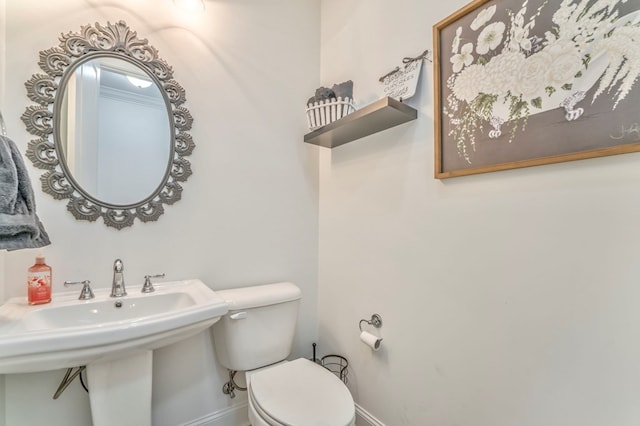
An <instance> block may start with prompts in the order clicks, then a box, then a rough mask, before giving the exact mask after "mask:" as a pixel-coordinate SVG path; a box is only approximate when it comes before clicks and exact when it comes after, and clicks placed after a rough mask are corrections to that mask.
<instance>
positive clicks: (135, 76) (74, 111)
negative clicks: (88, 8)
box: [54, 57, 172, 206]
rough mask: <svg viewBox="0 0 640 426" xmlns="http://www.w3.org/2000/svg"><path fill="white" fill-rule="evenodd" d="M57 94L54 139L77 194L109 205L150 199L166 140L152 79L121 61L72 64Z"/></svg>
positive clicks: (165, 120) (164, 160) (163, 165)
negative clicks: (59, 100) (59, 98)
mask: <svg viewBox="0 0 640 426" xmlns="http://www.w3.org/2000/svg"><path fill="white" fill-rule="evenodd" d="M60 95H62V100H61V102H60V109H59V114H57V115H56V117H55V125H54V127H55V130H54V134H55V137H56V138H57V143H58V148H59V150H60V152H61V154H62V155H61V160H62V163H63V165H64V166H65V167H66V169H67V171H68V172H69V176H70V177H71V178H72V179H73V180H75V182H76V183H77V185H78V189H79V190H81V191H82V192H84V193H85V196H87V197H89V198H93V199H96V200H98V201H100V202H103V203H106V204H111V205H115V206H127V205H132V204H135V203H138V202H140V201H142V200H145V199H146V198H148V197H149V196H151V195H152V194H153V193H154V192H155V191H156V190H157V188H158V187H159V186H160V184H161V183H162V182H163V181H164V178H165V175H166V173H167V172H168V167H169V159H170V156H171V140H172V138H171V130H172V129H171V123H170V121H169V120H170V116H169V111H168V109H167V105H166V102H165V99H164V97H163V93H162V92H161V91H160V89H159V88H158V85H157V84H156V82H155V81H154V80H153V78H152V77H151V76H150V75H149V74H147V72H146V71H145V70H143V69H142V68H140V67H138V66H137V65H135V64H133V63H131V62H129V61H127V60H125V59H123V58H113V57H94V58H91V59H90V60H88V61H85V62H78V63H76V66H75V67H74V68H73V69H72V70H70V72H69V75H68V78H67V79H66V81H65V82H64V83H63V85H62V87H61V88H60Z"/></svg>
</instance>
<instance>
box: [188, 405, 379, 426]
mask: <svg viewBox="0 0 640 426" xmlns="http://www.w3.org/2000/svg"><path fill="white" fill-rule="evenodd" d="M247 410H248V406H247V402H243V403H241V404H238V405H234V406H232V407H228V408H224V409H222V410H219V411H216V412H214V413H211V414H207V415H206V416H204V417H200V418H199V419H195V420H192V421H190V422H187V423H184V424H182V425H181V426H249V416H248V412H247ZM356 425H357V426H385V424H384V423H382V422H381V421H380V420H378V419H376V418H375V417H373V415H371V414H370V413H369V412H368V411H367V410H365V409H364V408H362V407H361V406H359V405H358V404H356Z"/></svg>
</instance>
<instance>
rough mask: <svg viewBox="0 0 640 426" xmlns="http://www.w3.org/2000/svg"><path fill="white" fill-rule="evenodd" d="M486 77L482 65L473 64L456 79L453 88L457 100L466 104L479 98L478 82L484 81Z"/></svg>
mask: <svg viewBox="0 0 640 426" xmlns="http://www.w3.org/2000/svg"><path fill="white" fill-rule="evenodd" d="M485 76H486V74H485V70H484V67H483V66H482V65H478V64H473V65H471V66H469V67H467V68H465V69H464V71H462V72H461V73H460V75H458V78H456V81H455V84H454V85H453V87H452V90H453V94H454V95H455V96H456V98H458V99H461V100H463V101H466V102H471V101H472V100H474V99H475V98H476V96H478V86H477V84H478V82H479V81H483V78H484V77H485Z"/></svg>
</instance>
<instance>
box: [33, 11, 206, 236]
mask: <svg viewBox="0 0 640 426" xmlns="http://www.w3.org/2000/svg"><path fill="white" fill-rule="evenodd" d="M59 40H60V44H59V45H58V46H55V47H52V48H50V49H47V50H43V51H41V52H40V61H39V62H38V65H39V66H40V68H41V69H42V70H43V71H44V72H45V73H46V74H34V75H33V76H32V77H31V79H29V80H28V81H27V82H26V83H25V87H26V89H27V96H28V97H29V99H31V100H32V101H33V102H35V103H37V104H38V105H30V106H28V107H27V108H26V110H25V112H24V114H23V115H22V117H21V118H22V121H23V122H24V123H25V125H26V127H27V131H29V133H31V134H32V135H35V136H38V137H39V139H34V140H31V141H30V142H29V145H28V147H27V154H26V155H27V157H28V158H29V159H30V160H31V162H33V164H34V166H36V167H38V168H40V169H44V170H46V172H44V173H43V174H42V176H41V177H40V181H41V183H42V190H43V191H44V192H46V193H48V194H50V195H51V196H52V197H53V198H55V199H56V200H63V199H67V198H68V199H69V202H68V203H67V210H69V211H70V212H71V214H73V216H74V217H75V218H76V219H77V220H87V221H91V222H93V221H95V220H96V219H98V218H99V217H102V218H103V220H104V223H105V224H106V225H107V226H110V227H113V228H116V229H123V228H126V227H129V226H131V225H133V222H134V220H135V218H136V217H137V218H138V219H139V220H141V221H142V222H149V221H156V220H158V218H159V217H160V216H161V215H162V214H163V213H164V207H163V204H167V205H171V204H173V203H175V202H177V201H178V200H180V198H181V195H182V186H181V185H180V183H179V182H184V181H186V180H187V179H188V178H189V176H190V175H191V174H192V171H191V164H190V163H189V161H187V160H186V159H185V158H184V157H185V156H188V155H191V153H192V151H193V149H194V148H195V144H194V142H193V139H192V137H191V135H190V134H189V133H188V131H189V130H190V129H191V126H192V124H193V117H192V116H191V114H190V113H189V111H188V110H187V109H186V108H185V107H184V106H182V104H183V103H184V102H185V101H186V95H185V91H184V89H183V88H182V86H180V85H179V84H178V83H177V82H176V81H175V80H174V79H173V69H172V68H171V66H170V65H169V64H168V63H167V62H166V61H164V60H163V59H161V58H160V57H159V56H158V51H157V50H156V49H155V48H154V47H153V46H151V45H149V43H148V41H147V40H146V39H139V38H138V37H137V33H136V32H135V31H132V30H131V29H130V28H129V26H128V25H127V24H126V23H125V22H124V21H118V22H116V23H115V24H111V23H110V22H107V25H105V26H103V25H100V24H99V23H96V24H95V26H91V25H85V26H83V27H81V29H80V32H79V33H74V32H69V33H67V34H61V35H60V38H59ZM100 57H112V58H114V57H115V58H120V59H123V60H125V61H127V62H130V63H132V64H134V65H136V66H138V67H140V68H141V69H143V70H144V71H145V72H146V73H147V74H148V75H149V76H150V77H151V78H152V79H153V81H154V83H155V84H156V86H157V87H158V88H159V89H160V92H161V93H162V96H163V98H164V101H165V105H166V107H167V116H168V118H169V120H170V121H171V119H173V123H170V128H171V132H170V133H171V135H170V136H171V137H170V139H171V140H170V143H171V154H170V158H169V164H168V165H167V170H166V173H165V175H164V178H163V180H162V181H161V182H160V183H159V185H158V187H157V189H156V190H155V191H154V192H153V193H152V194H150V195H149V196H148V197H146V198H145V199H144V200H140V201H139V202H136V203H132V204H128V205H115V204H110V203H106V202H103V201H100V200H98V199H96V198H95V197H93V196H91V194H88V193H87V192H86V191H84V190H83V189H82V187H81V186H80V185H78V183H77V182H76V181H75V180H74V178H73V176H72V175H71V173H69V170H68V168H67V166H66V164H65V163H64V161H61V159H64V154H63V153H64V151H63V150H62V144H61V141H60V137H59V129H58V127H59V125H58V126H56V122H58V121H59V119H58V118H57V116H58V115H59V110H60V106H61V104H62V98H63V95H64V94H62V93H60V94H59V95H58V96H57V97H56V95H57V91H58V89H60V88H61V89H64V88H65V87H66V83H67V81H68V79H69V76H70V74H71V73H73V72H74V71H75V69H76V68H77V66H78V64H82V63H84V62H86V61H88V60H89V59H92V58H100Z"/></svg>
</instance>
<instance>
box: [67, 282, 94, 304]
mask: <svg viewBox="0 0 640 426" xmlns="http://www.w3.org/2000/svg"><path fill="white" fill-rule="evenodd" d="M76 284H82V290H80V296H78V300H91V299H93V298H94V297H95V296H94V295H93V290H91V286H90V285H89V284H91V281H89V280H84V281H65V282H64V286H65V287H69V286H70V285H76Z"/></svg>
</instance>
